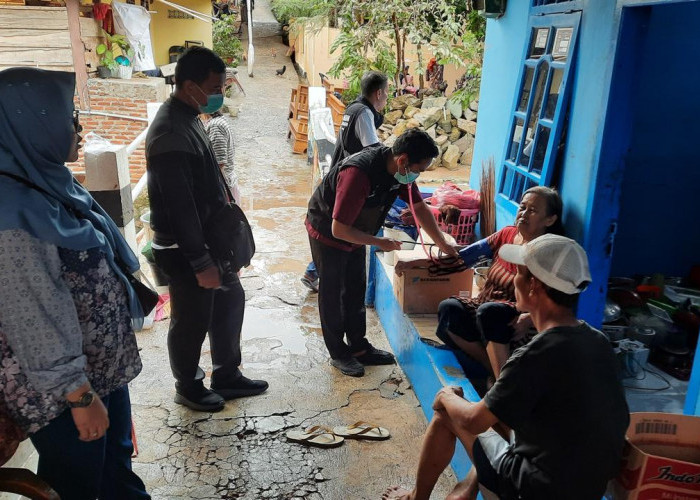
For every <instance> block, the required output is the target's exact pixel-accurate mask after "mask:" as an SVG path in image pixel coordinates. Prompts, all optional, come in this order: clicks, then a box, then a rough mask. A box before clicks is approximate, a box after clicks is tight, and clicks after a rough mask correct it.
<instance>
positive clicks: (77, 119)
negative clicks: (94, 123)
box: [73, 109, 83, 132]
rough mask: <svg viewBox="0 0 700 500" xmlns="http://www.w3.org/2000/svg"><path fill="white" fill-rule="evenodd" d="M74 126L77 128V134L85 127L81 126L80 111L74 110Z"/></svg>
mask: <svg viewBox="0 0 700 500" xmlns="http://www.w3.org/2000/svg"><path fill="white" fill-rule="evenodd" d="M73 126H74V127H75V131H76V132H82V131H83V126H82V125H80V110H77V109H74V110H73Z"/></svg>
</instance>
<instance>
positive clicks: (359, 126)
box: [355, 108, 379, 148]
mask: <svg viewBox="0 0 700 500" xmlns="http://www.w3.org/2000/svg"><path fill="white" fill-rule="evenodd" d="M355 135H356V136H357V138H358V139H359V140H360V142H361V143H362V147H363V148H366V147H367V146H370V145H372V144H377V143H378V142H379V137H378V136H377V129H376V128H375V127H374V115H373V114H372V110H370V109H369V108H365V110H364V111H363V112H362V114H361V115H360V116H358V117H357V121H356V122H355Z"/></svg>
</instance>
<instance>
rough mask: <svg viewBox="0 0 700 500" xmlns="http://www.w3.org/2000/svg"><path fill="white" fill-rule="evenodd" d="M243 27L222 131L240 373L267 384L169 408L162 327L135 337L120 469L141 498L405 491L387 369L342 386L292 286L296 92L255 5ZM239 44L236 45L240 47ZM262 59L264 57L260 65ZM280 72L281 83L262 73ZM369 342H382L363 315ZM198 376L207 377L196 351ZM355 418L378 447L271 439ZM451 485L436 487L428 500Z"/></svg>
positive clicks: (412, 405)
mask: <svg viewBox="0 0 700 500" xmlns="http://www.w3.org/2000/svg"><path fill="white" fill-rule="evenodd" d="M254 18H256V19H258V20H259V22H260V21H262V22H261V23H260V24H259V25H256V28H260V29H254V31H256V32H257V33H258V35H259V36H260V37H259V38H257V39H256V52H255V54H256V56H255V60H256V65H255V76H254V78H249V77H248V76H247V74H246V71H245V68H244V67H243V66H242V67H241V68H240V69H241V71H240V74H239V76H240V80H241V83H242V85H243V86H244V88H245V91H246V93H247V97H245V98H236V102H237V103H238V104H239V106H240V111H239V113H238V117H237V118H235V119H234V120H233V125H234V128H235V131H236V137H235V140H236V171H237V172H238V175H239V177H240V186H241V191H242V197H243V201H242V206H243V208H244V210H245V212H246V214H247V215H248V217H249V219H250V221H251V224H252V225H253V230H254V233H255V237H256V242H257V248H258V252H257V254H256V256H255V259H254V261H253V264H252V266H251V267H249V268H247V269H245V270H244V271H243V274H242V283H243V286H244V288H245V290H246V300H247V302H246V315H245V323H244V328H243V366H242V369H243V372H244V373H245V374H246V375H247V376H249V377H253V378H264V379H266V380H268V381H269V383H270V389H269V390H268V392H267V393H265V394H264V395H261V396H258V397H255V398H248V399H242V400H234V401H230V402H228V403H227V404H226V408H225V409H224V410H223V411H221V412H219V413H214V414H209V413H198V412H193V411H190V410H189V409H187V408H184V407H182V406H179V405H176V404H175V403H173V401H172V398H173V394H174V384H173V380H172V376H171V374H170V369H169V365H168V356H167V348H166V332H167V326H168V325H167V323H168V322H167V321H163V322H158V323H156V325H155V327H154V328H153V329H151V330H148V331H145V332H141V333H139V343H140V346H141V347H142V351H141V354H142V358H143V361H144V371H143V373H142V374H141V375H140V376H139V377H138V378H137V379H136V380H135V381H134V383H133V384H132V386H131V387H132V389H131V390H132V401H133V411H134V422H135V426H136V432H137V437H138V446H139V452H140V454H139V456H138V458H137V459H135V462H134V468H135V470H136V471H137V472H138V473H139V474H140V475H141V477H142V478H143V479H144V481H145V482H146V485H147V487H148V490H149V491H150V492H151V494H152V495H153V498H154V499H221V498H235V499H251V500H256V499H261V498H274V499H328V500H335V499H377V498H380V496H381V492H382V491H383V490H384V489H385V488H386V486H387V485H390V484H402V485H406V486H408V485H410V484H411V483H412V481H413V473H414V471H415V467H416V463H417V459H418V450H419V448H420V443H421V437H422V434H423V432H424V430H425V425H426V423H425V419H424V417H423V415H422V413H421V411H420V408H419V407H418V401H417V399H416V398H415V396H414V394H413V392H412V391H411V389H410V386H409V383H408V382H407V380H406V379H405V376H404V375H403V373H402V372H401V370H400V368H398V367H396V366H383V367H369V368H368V369H367V374H366V375H365V377H363V378H360V379H355V378H350V377H345V376H343V375H340V374H339V373H338V372H337V371H335V370H334V369H333V368H331V367H330V365H329V364H328V355H327V352H326V350H325V346H324V344H323V339H322V337H321V332H320V325H319V319H318V310H317V303H316V295H315V294H311V293H309V292H308V291H307V289H306V288H304V286H303V285H302V284H301V283H300V282H299V277H300V275H301V273H302V272H303V270H304V268H305V266H306V264H307V262H308V260H309V256H310V254H309V249H308V240H307V236H306V231H305V229H304V226H303V218H304V214H305V210H306V203H307V201H308V198H309V195H310V194H311V190H312V172H311V167H310V166H309V165H307V164H306V159H305V157H302V156H298V155H293V154H292V153H291V147H290V145H289V143H288V142H287V141H286V130H287V108H288V105H289V96H290V91H291V89H292V88H293V87H294V86H296V85H297V83H298V80H297V76H296V74H295V72H294V71H293V67H292V65H291V61H290V60H289V58H287V57H285V55H284V54H285V52H286V49H287V47H286V46H284V45H282V44H281V41H280V38H279V36H276V35H275V34H276V33H277V32H278V31H279V26H278V25H277V24H276V23H274V20H273V19H272V18H271V15H270V13H269V7H268V6H267V3H266V2H265V0H258V1H257V2H256V6H255V14H254ZM245 45H247V43H246V44H245ZM273 55H274V57H273ZM285 64H286V65H287V71H286V72H285V74H284V75H283V76H282V77H277V76H276V75H275V69H277V68H281V67H282V65H285ZM368 324H369V334H368V335H369V338H370V340H371V341H372V342H373V343H374V344H375V345H377V346H378V347H381V348H388V343H387V341H386V338H385V336H384V334H383V331H382V329H381V327H380V326H379V325H378V322H377V318H376V315H375V314H374V312H373V311H368ZM200 364H201V366H202V367H203V368H204V369H205V371H207V373H210V371H211V359H210V357H209V352H208V347H206V346H205V348H204V352H203V355H202V359H201V363H200ZM358 420H365V421H369V422H374V423H377V424H380V425H382V426H384V427H387V428H389V429H390V430H391V432H392V438H391V439H390V440H388V441H384V442H367V441H365V442H362V441H350V442H346V443H345V444H344V445H343V446H342V447H340V448H336V449H331V450H323V449H317V448H305V447H302V446H300V445H297V444H293V443H288V442H287V441H286V438H285V432H286V431H287V430H289V429H297V428H302V427H307V426H310V425H315V424H321V425H326V426H329V427H333V426H335V425H347V424H351V423H353V422H355V421H358ZM452 484H454V479H453V478H452V476H451V475H449V476H446V477H445V478H444V479H443V480H442V481H441V483H440V485H439V489H438V490H437V492H436V494H435V498H444V496H445V494H446V492H447V491H449V488H450V486H451V485H452Z"/></svg>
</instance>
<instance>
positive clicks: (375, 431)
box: [287, 421, 391, 448]
mask: <svg viewBox="0 0 700 500" xmlns="http://www.w3.org/2000/svg"><path fill="white" fill-rule="evenodd" d="M390 437H391V434H390V433H389V431H388V430H387V429H385V428H384V427H379V426H377V425H374V424H370V423H367V422H362V421H359V422H355V423H354V424H352V425H341V426H338V427H334V428H333V429H330V428H328V427H324V426H322V425H314V426H313V427H309V428H308V429H306V430H303V431H289V432H287V440H289V441H291V442H293V443H299V444H303V445H304V446H315V447H317V448H336V447H338V446H340V445H341V444H343V442H344V441H345V439H365V440H368V441H384V440H385V439H389V438H390Z"/></svg>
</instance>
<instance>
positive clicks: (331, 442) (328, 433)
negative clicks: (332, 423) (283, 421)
mask: <svg viewBox="0 0 700 500" xmlns="http://www.w3.org/2000/svg"><path fill="white" fill-rule="evenodd" d="M287 439H288V440H289V441H292V442H294V443H299V444H303V445H304V446H315V447H317V448H335V447H337V446H340V445H341V444H343V441H345V439H343V438H342V437H340V436H337V435H336V434H334V433H333V431H332V430H330V429H329V428H328V427H323V426H321V425H314V426H313V427H309V428H308V429H306V430H304V431H289V432H287Z"/></svg>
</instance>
